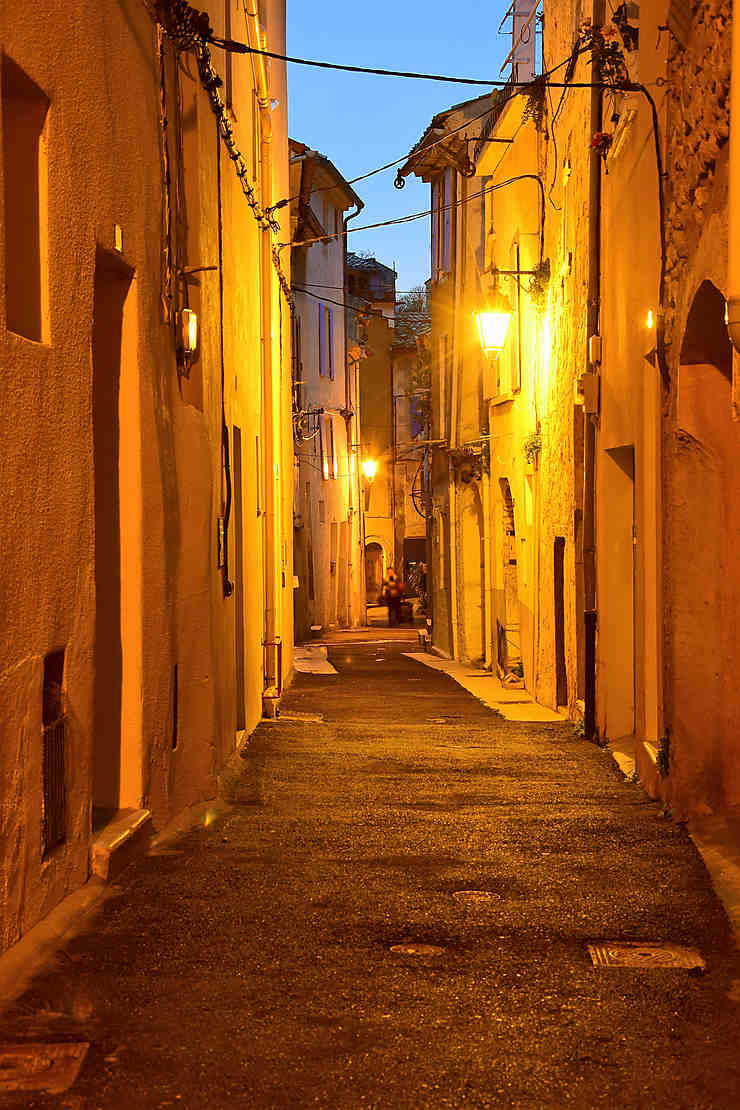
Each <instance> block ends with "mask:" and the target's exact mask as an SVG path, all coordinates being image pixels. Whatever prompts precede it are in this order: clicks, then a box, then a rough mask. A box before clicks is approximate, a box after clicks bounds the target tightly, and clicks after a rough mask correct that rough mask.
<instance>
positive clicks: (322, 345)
mask: <svg viewBox="0 0 740 1110" xmlns="http://www.w3.org/2000/svg"><path fill="white" fill-rule="evenodd" d="M324 331H325V326H324V305H323V304H322V303H321V301H319V374H320V376H321V377H322V378H323V377H324V375H325V374H326V361H325V357H326V336H325V335H324Z"/></svg>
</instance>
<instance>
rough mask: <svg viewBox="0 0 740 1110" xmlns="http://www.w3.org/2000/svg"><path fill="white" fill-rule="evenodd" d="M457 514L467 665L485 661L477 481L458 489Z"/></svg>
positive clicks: (463, 644)
mask: <svg viewBox="0 0 740 1110" xmlns="http://www.w3.org/2000/svg"><path fill="white" fill-rule="evenodd" d="M458 506H459V512H460V535H459V544H460V556H461V558H460V578H461V582H460V586H461V589H460V594H461V597H460V602H461V612H460V618H459V623H460V656H461V658H462V659H465V660H467V661H468V662H469V663H478V662H480V661H481V660H482V659H484V658H485V654H486V645H485V623H486V622H485V585H484V551H483V508H482V506H481V498H480V492H479V489H478V483H477V482H470V484H468V485H465V484H463V485H462V486H461V492H460V496H459V501H458Z"/></svg>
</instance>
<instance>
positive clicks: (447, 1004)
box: [0, 630, 740, 1110]
mask: <svg viewBox="0 0 740 1110" xmlns="http://www.w3.org/2000/svg"><path fill="white" fill-rule="evenodd" d="M385 638H386V637H385V636H384V634H383V630H375V631H374V632H373V633H370V634H365V633H354V634H350V635H347V636H345V637H344V642H341V639H340V640H339V641H338V642H335V643H333V644H332V645H331V646H330V648H329V659H330V661H331V662H332V663H333V664H334V665H335V666H336V668H337V669H338V672H339V673H338V674H337V675H317V676H314V675H299V676H298V677H297V678H296V680H295V682H294V684H293V685H292V686H291V688H290V689H289V690H288V691H287V694H286V696H285V698H284V701H283V706H282V715H281V717H280V718H279V719H278V720H277V721H275V722H265V723H263V724H261V725H260V727H259V728H258V729H257V731H256V733H255V734H254V735H253V736H252V737H251V739H250V742H249V745H248V748H247V751H246V754H245V758H244V759H243V760H241V761H240V767H239V771H238V773H235V774H234V775H232V776H231V779H230V781H229V783H228V784H227V787H226V790H227V794H228V799H229V801H230V802H231V804H232V808H231V809H230V810H229V811H228V812H227V813H226V815H225V816H222V817H220V818H219V819H217V820H214V821H213V822H212V823H210V824H209V825H208V826H207V827H198V828H196V829H192V830H191V831H189V832H187V833H186V834H184V835H183V836H182V837H181V838H180V839H179V840H177V841H176V842H175V843H173V844H171V845H169V846H168V847H167V848H166V849H164V850H163V849H161V848H160V849H159V850H158V851H157V852H156V853H154V854H151V855H150V856H148V857H146V858H145V859H143V860H141V861H139V862H137V863H135V864H134V865H132V866H131V867H130V868H129V869H128V870H127V871H126V872H125V873H124V874H123V875H122V876H121V878H120V879H119V881H118V883H117V884H116V886H115V887H114V889H113V891H112V893H111V896H110V897H109V898H108V899H107V900H106V901H105V902H104V903H103V904H102V905H101V907H100V909H99V910H98V912H97V914H96V916H95V918H94V920H93V921H92V924H91V926H90V927H89V928H88V929H87V931H86V932H84V933H83V934H82V935H80V936H77V937H76V938H75V939H72V940H70V941H69V942H68V943H67V944H66V945H65V947H64V950H63V951H62V952H60V954H59V956H58V958H57V960H56V962H55V964H54V966H53V967H51V968H50V969H49V970H48V971H47V972H46V973H44V974H43V975H40V976H39V977H38V978H37V979H36V980H35V981H34V983H33V984H32V986H31V987H30V989H29V990H28V991H27V992H26V994H24V995H23V997H21V998H20V999H19V1000H18V1001H17V1002H16V1003H15V1004H14V1006H13V1007H12V1009H11V1010H10V1011H9V1012H8V1013H7V1014H6V1015H5V1017H4V1019H3V1022H2V1027H3V1028H2V1039H3V1040H4V1041H21V1042H26V1041H29V1040H36V1041H44V1042H59V1041H84V1042H89V1045H90V1048H89V1051H88V1053H87V1057H86V1059H85V1062H84V1064H83V1067H82V1070H81V1072H80V1074H79V1076H78V1078H77V1080H76V1082H75V1083H74V1085H73V1087H72V1088H71V1089H70V1090H69V1091H68V1092H67V1093H65V1094H62V1095H54V1096H52V1095H42V1094H38V1095H37V1094H29V1093H26V1094H23V1095H10V1094H5V1095H0V1107H3V1108H4V1107H6V1106H8V1107H23V1110H33V1108H37V1107H38V1108H41V1107H51V1106H54V1107H64V1108H65V1110H96V1108H101V1110H102V1108H104V1110H108V1108H115V1110H119V1108H127V1110H128V1108H134V1110H138V1108H142V1110H150V1108H151V1110H154V1108H164V1107H186V1108H192V1110H201V1108H202V1110H227V1108H230V1107H237V1108H238V1107H245V1108H275V1110H278V1108H280V1110H282V1108H296V1110H297V1108H301V1110H303V1108H306V1107H321V1108H326V1110H329V1108H342V1110H344V1108H346V1110H350V1108H368V1107H377V1108H384V1110H386V1108H387V1110H391V1108H392V1110H417V1108H419V1110H421V1108H429V1110H438V1108H442V1107H496V1108H499V1107H500V1108H510V1107H516V1108H519V1107H521V1108H528V1110H529V1108H533V1110H539V1108H543V1110H544V1108H548V1110H549V1108H561V1107H569V1108H570V1107H577V1108H579V1110H594V1108H598V1107H610V1108H625V1110H626V1108H635V1110H637V1108H640V1110H643V1108H648V1107H649V1108H665V1110H668V1108H670V1110H682V1108H685V1110H725V1108H727V1110H737V1107H738V1106H740V1043H739V1042H740V960H739V959H738V953H737V950H736V948H735V946H734V942H733V939H732V936H731V933H730V929H729V925H728V923H727V919H726V917H725V915H724V912H723V910H722V907H721V906H720V904H719V903H718V901H717V899H716V898H715V896H714V893H713V891H712V887H711V884H710V881H709V878H708V876H707V873H706V871H705V869H704V866H703V864H702V862H701V859H700V858H699V856H698V855H697V853H696V851H695V849H694V847H693V845H692V843H691V841H690V839H689V837H688V835H687V833H686V831H685V829H683V828H682V827H680V826H678V825H676V824H674V823H673V822H672V821H671V820H670V819H669V818H666V817H665V816H663V815H661V810H660V807H659V806H658V805H657V804H655V803H653V802H651V801H649V800H648V799H647V798H646V796H645V795H644V793H643V792H642V790H641V789H640V787H639V786H638V785H636V784H633V783H629V782H627V781H625V780H624V778H623V777H622V775H621V774H620V773H619V771H618V770H617V768H616V767H615V765H614V764H613V762H612V760H611V758H610V756H609V755H608V754H607V753H606V752H604V751H602V750H600V749H599V748H597V747H595V746H592V745H590V744H588V743H586V742H585V741H584V740H582V739H579V738H578V737H577V736H575V735H574V732H573V729H572V727H571V726H570V725H569V724H566V723H563V724H562V725H560V724H548V725H542V724H540V725H531V724H527V725H524V724H519V723H512V722H508V721H504V720H503V719H502V718H501V717H499V716H498V715H497V714H496V713H495V712H494V711H492V710H490V709H487V708H485V707H484V706H483V705H482V704H481V703H479V702H478V701H477V700H476V699H475V698H473V697H472V696H471V695H470V694H468V693H466V692H465V691H464V690H463V689H461V688H460V687H459V686H458V685H456V684H455V683H454V682H453V681H452V680H451V679H450V678H448V677H447V676H446V675H444V674H442V673H439V672H437V671H433V670H430V669H427V668H425V667H424V666H423V665H421V664H419V663H417V662H414V661H411V660H409V659H405V658H404V657H403V654H402V652H403V651H405V650H415V649H414V647H412V646H411V645H410V644H409V643H408V642H405V643H404V642H403V641H402V640H400V639H398V638H394V639H392V641H391V642H388V643H384V642H382V641H383V639H385ZM368 640H370V642H367V641H368ZM492 681H493V680H492ZM460 891H474V892H476V893H475V894H474V895H466V896H460V895H459V893H458V892H460ZM604 939H606V940H615V939H622V940H633V941H643V942H647V941H668V942H672V943H675V944H680V945H688V946H694V947H697V948H699V949H700V951H701V954H702V956H703V957H704V959H705V960H706V965H707V969H706V973H705V974H701V973H697V972H696V971H687V970H684V969H678V970H677V969H665V968H655V967H652V968H649V969H634V968H610V967H595V966H593V964H592V962H591V959H590V957H589V953H588V950H587V943H588V942H589V941H594V940H604ZM397 945H401V946H403V945H410V946H411V950H410V951H406V952H404V951H401V952H397V951H393V950H392V949H393V947H394V946H397ZM423 946H433V947H432V948H431V950H427V949H426V948H424V947H423ZM435 950H438V951H435Z"/></svg>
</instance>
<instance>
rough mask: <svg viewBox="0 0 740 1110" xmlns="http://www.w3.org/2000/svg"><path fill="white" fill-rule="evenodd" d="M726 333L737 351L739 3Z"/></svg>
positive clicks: (736, 7)
mask: <svg viewBox="0 0 740 1110" xmlns="http://www.w3.org/2000/svg"><path fill="white" fill-rule="evenodd" d="M731 66H732V68H731V78H730V181H729V235H728V248H727V331H728V332H729V335H730V340H731V342H732V346H733V347H734V348H735V350H736V351H740V4H736V3H734V0H733V5H732V61H731Z"/></svg>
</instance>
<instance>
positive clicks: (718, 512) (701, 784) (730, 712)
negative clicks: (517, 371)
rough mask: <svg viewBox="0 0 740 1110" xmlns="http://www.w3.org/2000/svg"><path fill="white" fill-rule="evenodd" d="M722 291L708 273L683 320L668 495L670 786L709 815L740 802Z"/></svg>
mask: <svg viewBox="0 0 740 1110" xmlns="http://www.w3.org/2000/svg"><path fill="white" fill-rule="evenodd" d="M724 308H725V305H724V297H723V296H722V294H721V292H720V291H719V290H718V289H716V288H715V286H714V285H712V284H711V282H708V281H705V282H704V283H703V284H702V285H701V287H700V288H699V290H698V292H697V294H696V297H695V298H694V301H693V304H692V308H691V311H690V313H689V316H688V320H687V323H686V331H685V335H684V340H683V345H682V349H681V360H680V367H679V373H678V389H677V414H676V415H677V420H676V429H675V445H674V450H673V452H672V459H671V481H670V483H669V499H668V504H667V507H666V508H667V516H666V519H667V524H668V528H669V529H670V539H669V548H668V558H667V571H668V574H667V593H668V598H669V605H670V609H669V618H668V619H669V633H670V641H669V643H670V646H669V664H670V670H669V675H670V677H669V683H670V689H669V691H668V694H669V697H668V698H667V701H668V704H669V706H670V708H671V720H670V721H669V725H670V728H671V767H670V771H671V777H670V793H671V799H672V802H673V805H674V809H675V810H676V811H677V812H681V813H693V814H702V813H707V812H710V811H711V812H715V811H721V810H724V809H726V808H727V807H728V806H730V805H737V804H738V803H740V750H738V747H737V743H736V736H737V727H738V722H740V687H738V683H737V679H736V675H735V674H734V672H733V671H732V670H731V669H729V668H728V667H727V661H728V660H732V659H736V658H737V649H738V633H737V628H738V623H739V622H740V496H738V495H739V494H740V483H739V481H738V475H740V443H738V435H737V425H736V424H734V423H733V421H732V415H731V411H732V410H731V379H732V350H731V346H730V342H729V338H728V336H727V329H726V326H725V324H724Z"/></svg>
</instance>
